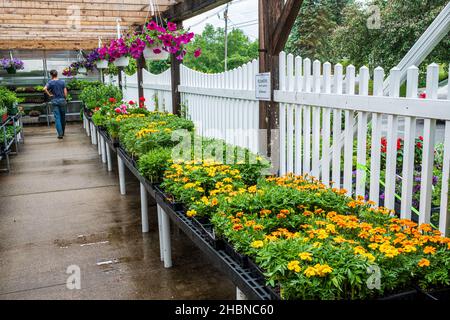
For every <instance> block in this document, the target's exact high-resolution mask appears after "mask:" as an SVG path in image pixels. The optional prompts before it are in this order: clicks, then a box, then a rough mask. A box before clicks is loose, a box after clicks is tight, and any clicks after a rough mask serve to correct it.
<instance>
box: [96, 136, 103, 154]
mask: <svg viewBox="0 0 450 320" xmlns="http://www.w3.org/2000/svg"><path fill="white" fill-rule="evenodd" d="M96 131H97V130H96ZM101 137H102V136H101V135H100V132H98V131H97V149H98V155H99V156H101V155H102V141H101Z"/></svg>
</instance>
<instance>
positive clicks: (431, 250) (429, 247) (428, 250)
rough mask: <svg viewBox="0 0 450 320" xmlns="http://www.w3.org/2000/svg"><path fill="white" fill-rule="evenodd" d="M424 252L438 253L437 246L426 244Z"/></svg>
mask: <svg viewBox="0 0 450 320" xmlns="http://www.w3.org/2000/svg"><path fill="white" fill-rule="evenodd" d="M423 253H425V254H435V253H436V248H435V247H432V246H426V247H425V248H424V249H423Z"/></svg>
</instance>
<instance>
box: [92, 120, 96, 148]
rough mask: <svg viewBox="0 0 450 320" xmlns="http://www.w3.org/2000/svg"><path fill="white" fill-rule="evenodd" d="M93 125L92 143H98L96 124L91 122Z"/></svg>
mask: <svg viewBox="0 0 450 320" xmlns="http://www.w3.org/2000/svg"><path fill="white" fill-rule="evenodd" d="M91 126H92V131H91V134H92V144H97V130H96V129H95V126H94V124H93V123H92V124H91Z"/></svg>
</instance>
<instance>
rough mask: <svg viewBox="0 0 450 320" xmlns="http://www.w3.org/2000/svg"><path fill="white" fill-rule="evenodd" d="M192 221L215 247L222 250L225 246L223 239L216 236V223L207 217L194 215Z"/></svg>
mask: <svg viewBox="0 0 450 320" xmlns="http://www.w3.org/2000/svg"><path fill="white" fill-rule="evenodd" d="M192 222H193V223H194V225H195V226H196V227H197V228H198V229H199V231H200V232H201V233H202V235H203V236H204V237H205V239H206V241H208V243H209V244H210V245H211V246H212V247H213V248H215V249H217V250H221V249H223V248H224V245H223V240H222V239H220V238H218V237H217V236H216V233H215V231H214V225H213V224H212V223H211V222H210V220H209V219H208V218H206V217H202V218H197V217H193V218H192Z"/></svg>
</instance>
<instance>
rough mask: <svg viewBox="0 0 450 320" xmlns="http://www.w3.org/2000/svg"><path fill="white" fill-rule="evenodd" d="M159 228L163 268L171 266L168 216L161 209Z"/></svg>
mask: <svg viewBox="0 0 450 320" xmlns="http://www.w3.org/2000/svg"><path fill="white" fill-rule="evenodd" d="M161 229H162V238H163V253H164V254H163V256H164V268H171V267H172V245H171V243H170V221H169V216H168V215H167V213H165V212H164V210H162V209H161Z"/></svg>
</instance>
